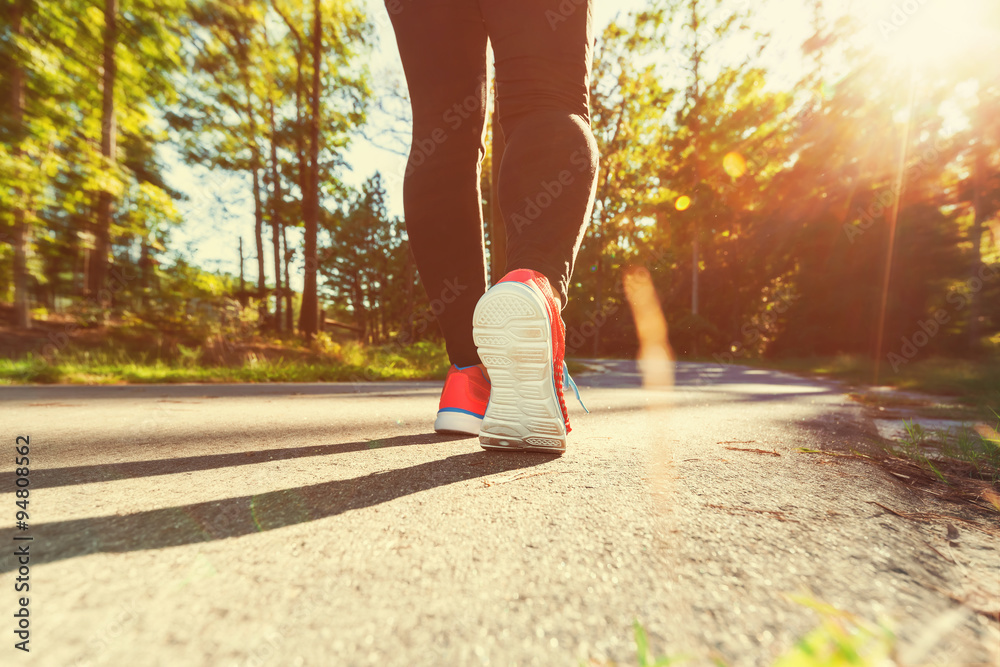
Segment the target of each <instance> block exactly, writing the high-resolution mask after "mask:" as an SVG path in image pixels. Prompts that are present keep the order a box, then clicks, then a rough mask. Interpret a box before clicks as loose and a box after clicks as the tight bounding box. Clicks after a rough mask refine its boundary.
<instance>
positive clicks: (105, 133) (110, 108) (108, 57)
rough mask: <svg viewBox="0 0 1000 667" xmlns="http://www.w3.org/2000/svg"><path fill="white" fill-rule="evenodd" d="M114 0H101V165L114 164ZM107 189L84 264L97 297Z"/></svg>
mask: <svg viewBox="0 0 1000 667" xmlns="http://www.w3.org/2000/svg"><path fill="white" fill-rule="evenodd" d="M117 16H118V0H104V60H103V67H104V76H103V79H102V95H103V101H102V104H101V156H102V157H103V158H104V168H105V169H109V170H113V169H114V167H115V146H116V139H117V128H116V124H115V77H116V74H117V62H116V60H115V45H116V44H117V42H118V20H117ZM112 203H113V202H112V196H111V193H110V192H107V191H103V192H101V193H100V195H98V199H97V221H96V224H95V225H94V247H93V249H92V250H91V258H90V262H89V264H88V269H89V274H88V276H87V291H88V292H89V293H90V295H91V297H93V298H101V290H102V288H103V287H104V283H105V280H106V278H107V275H108V253H109V252H110V250H111V206H112Z"/></svg>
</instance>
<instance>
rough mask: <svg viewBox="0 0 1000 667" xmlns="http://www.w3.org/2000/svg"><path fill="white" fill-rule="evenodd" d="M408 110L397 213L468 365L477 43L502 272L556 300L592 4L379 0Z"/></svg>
mask: <svg viewBox="0 0 1000 667" xmlns="http://www.w3.org/2000/svg"><path fill="white" fill-rule="evenodd" d="M386 9H387V10H388V11H389V15H390V18H391V19H392V24H393V28H394V30H395V33H396V42H397V43H398V45H399V53H400V57H401V59H402V62H403V71H404V72H405V73H406V82H407V86H408V87H409V91H410V101H411V104H412V107H413V143H412V146H411V148H410V157H409V160H408V161H407V166H406V175H405V178H404V182H403V212H404V215H405V219H406V230H407V234H408V236H409V239H410V247H411V248H412V249H413V255H414V257H415V259H416V262H417V268H418V270H419V272H420V277H421V280H422V281H423V284H424V288H425V289H426V291H427V295H428V297H429V298H430V300H431V308H432V312H434V313H435V314H436V315H437V318H438V321H439V323H440V325H441V330H442V332H443V333H444V337H445V342H446V344H447V348H448V356H449V357H450V359H451V362H452V363H454V364H456V365H458V366H469V365H472V364H477V363H479V355H478V353H477V352H476V345H475V343H474V342H473V340H472V313H473V310H474V309H475V307H476V302H477V301H478V300H479V297H481V296H482V295H483V292H485V291H486V256H485V250H484V247H483V216H482V203H481V193H480V189H479V176H480V168H479V167H480V162H481V160H482V157H483V155H484V151H485V146H484V144H483V136H484V129H485V120H486V109H485V107H486V86H487V73H486V47H487V39H489V42H490V43H491V44H492V46H493V53H494V59H495V63H496V79H497V97H498V100H499V111H500V126H501V128H502V132H503V136H504V139H505V141H506V148H505V151H504V156H503V161H502V163H501V165H500V177H499V181H500V182H499V195H498V197H499V204H500V210H501V212H502V214H503V217H504V221H505V223H506V224H505V226H506V230H507V270H508V271H510V270H513V269H534V270H535V271H539V272H540V273H542V274H544V275H545V276H546V277H547V278H548V279H549V281H550V282H551V283H552V287H553V288H554V289H555V290H556V291H557V293H558V294H559V296H560V297H561V298H562V302H563V304H565V303H566V296H567V291H568V288H569V278H570V275H571V274H572V272H573V263H574V260H575V258H576V254H577V251H578V250H579V248H580V241H581V240H582V238H583V231H584V227H585V225H586V221H587V220H588V219H589V217H590V210H591V207H592V206H593V199H594V185H595V181H596V174H597V146H596V143H595V142H594V136H593V134H592V132H591V130H590V110H589V101H590V97H589V83H590V65H591V57H592V51H591V43H592V30H591V1H590V0H386Z"/></svg>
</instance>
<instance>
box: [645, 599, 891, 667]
mask: <svg viewBox="0 0 1000 667" xmlns="http://www.w3.org/2000/svg"><path fill="white" fill-rule="evenodd" d="M785 597H786V598H787V599H789V600H791V601H792V602H795V603H797V604H800V605H802V606H803V607H807V608H809V609H812V610H813V611H815V612H816V613H817V614H818V615H819V617H820V623H819V625H817V626H816V627H815V628H814V629H813V630H811V631H810V632H809V633H807V634H806V635H805V636H804V637H802V638H801V639H799V641H798V642H796V644H795V646H793V647H792V648H790V649H789V650H787V651H785V652H784V653H783V654H781V655H780V656H779V657H778V658H777V659H776V660H775V661H774V662H773V663H771V664H772V667H850V666H852V665H856V666H858V667H870V666H874V665H885V664H894V663H892V662H890V660H891V659H892V657H893V654H894V651H895V648H896V636H895V633H893V631H892V628H891V627H890V626H889V625H888V624H886V623H878V624H876V623H871V622H870V621H867V620H865V619H863V618H861V617H859V616H856V615H854V614H850V613H848V612H846V611H843V610H841V609H837V608H836V607H833V606H831V605H828V604H826V603H823V602H820V601H818V600H814V599H813V598H811V597H808V596H791V595H789V596H785ZM633 631H634V633H635V644H636V657H637V664H638V665H639V667H667V666H669V665H682V664H685V663H688V662H690V661H692V660H694V659H695V658H693V657H691V656H684V655H675V656H656V655H655V654H653V653H652V652H651V651H650V648H649V640H648V638H647V636H646V631H645V629H644V628H643V627H642V625H640V624H639V622H638V621H636V622H635V623H634V625H633ZM709 660H710V661H711V662H712V663H714V664H715V665H719V666H725V665H726V664H727V663H726V662H725V661H724V660H722V659H721V658H719V657H718V656H717V655H713V656H710V657H709ZM698 662H699V664H703V663H704V660H699V661H698Z"/></svg>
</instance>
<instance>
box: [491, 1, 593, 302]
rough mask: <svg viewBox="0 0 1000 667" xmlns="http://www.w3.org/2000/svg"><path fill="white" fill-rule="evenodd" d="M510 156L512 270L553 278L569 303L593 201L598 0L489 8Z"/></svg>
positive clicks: (504, 179)
mask: <svg viewBox="0 0 1000 667" xmlns="http://www.w3.org/2000/svg"><path fill="white" fill-rule="evenodd" d="M480 7H481V8H482V12H483V17H484V19H485V21H486V29H487V32H488V33H489V36H490V41H491V43H492V45H493V52H494V56H495V60H496V77H497V91H498V93H497V94H498V99H499V106H500V125H501V127H502V128H503V133H504V140H505V142H506V148H505V150H504V156H503V162H502V163H501V166H500V182H499V203H500V208H501V211H502V212H503V216H504V222H505V226H506V229H507V270H508V271H510V270H513V269H533V270H535V271H538V272H540V273H542V274H544V275H545V276H546V277H547V278H548V279H549V282H550V283H551V285H552V288H553V290H554V291H555V292H556V294H557V295H558V296H559V297H560V300H561V302H562V304H563V305H565V303H566V295H567V291H568V288H569V279H570V275H571V274H572V272H573V263H574V261H575V259H576V254H577V252H578V251H579V248H580V241H581V240H582V238H583V232H584V229H585V228H586V224H587V222H588V221H589V218H590V213H591V209H592V208H593V202H594V186H595V182H596V177H597V146H596V143H595V141H594V136H593V133H592V132H591V130H590V111H589V102H590V95H589V86H590V66H591V59H592V46H591V44H592V40H593V35H592V29H591V3H590V0H579V1H578V0H508V1H506V2H502V3H501V2H495V1H492V0H480Z"/></svg>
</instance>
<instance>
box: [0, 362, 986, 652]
mask: <svg viewBox="0 0 1000 667" xmlns="http://www.w3.org/2000/svg"><path fill="white" fill-rule="evenodd" d="M595 366H596V367H598V368H599V370H600V372H598V373H594V374H591V375H588V376H583V377H580V378H578V380H579V384H580V385H581V389H582V391H583V396H584V400H585V401H586V402H587V403H588V407H589V408H590V410H591V413H590V414H589V415H585V414H583V411H582V409H580V408H579V406H574V405H571V407H570V409H571V419H572V421H573V426H574V429H573V432H572V434H571V435H570V439H569V445H568V449H567V453H566V454H565V455H564V456H562V457H558V458H555V457H551V456H548V455H544V454H516V453H505V452H485V451H483V450H481V449H480V448H479V447H478V443H477V441H476V439H475V438H445V437H440V436H436V435H434V434H433V433H432V432H430V430H431V425H432V423H433V418H434V413H435V410H436V406H437V398H438V393H439V391H440V389H439V387H440V385H439V384H437V383H432V382H388V383H378V384H281V385H179V386H111V387H68V386H41V387H0V402H2V404H0V413H2V415H3V419H2V423H3V425H4V427H5V429H4V430H5V432H6V435H5V436H4V437H5V438H6V440H7V445H6V447H5V451H4V454H3V461H4V464H3V466H2V467H0V492H2V493H0V507H3V508H5V510H4V511H3V512H0V539H2V540H3V541H4V543H5V544H8V545H12V544H22V543H24V542H15V541H14V540H13V538H14V537H16V536H25V535H29V536H31V537H32V538H33V539H32V541H31V542H30V543H29V544H30V545H31V546H30V553H31V558H30V586H31V589H30V602H29V610H30V644H29V646H30V649H31V652H30V653H29V654H27V655H24V654H22V653H21V652H20V651H18V650H16V649H15V648H14V647H13V644H14V642H15V641H17V639H16V637H14V636H13V635H12V634H11V629H12V628H13V621H12V620H11V619H12V613H13V612H14V611H16V609H17V607H16V605H17V604H18V600H17V598H18V596H19V595H21V594H17V593H15V592H14V589H13V586H14V583H15V577H16V576H17V574H18V573H17V567H18V564H17V563H16V561H15V558H14V557H13V556H12V555H11V554H12V553H13V548H10V549H4V556H3V558H2V559H0V571H2V573H3V574H2V577H3V581H2V582H0V590H2V591H3V593H2V594H0V616H2V617H4V618H7V619H8V621H7V624H6V625H7V626H8V627H6V628H3V630H4V633H3V636H5V637H7V640H6V641H7V645H5V646H3V647H2V648H0V652H2V655H3V659H2V660H0V662H2V663H3V664H31V665H59V666H66V665H80V666H83V665H213V666H214V665H241V666H242V665H248V666H249V665H453V664H454V665H580V664H588V665H590V664H594V665H605V664H635V663H636V645H635V641H634V638H633V630H632V627H633V623H634V622H635V621H638V622H639V623H640V624H641V625H642V626H643V627H644V628H645V629H646V631H647V633H648V634H649V637H650V644H651V649H652V652H653V653H655V654H656V655H672V656H682V655H683V656H688V657H689V658H690V662H689V663H687V664H709V663H710V662H711V660H712V659H715V658H721V659H722V660H724V661H725V662H726V663H727V664H731V665H765V664H770V663H771V662H773V661H774V659H775V658H776V657H777V656H779V655H781V654H782V653H784V652H785V651H787V650H788V649H789V648H790V647H791V646H792V645H793V644H794V643H795V642H796V640H797V639H799V638H801V637H803V636H804V635H806V634H807V633H808V632H809V631H810V630H812V629H813V628H814V627H816V626H817V624H818V623H819V617H818V616H817V615H816V614H815V613H814V612H813V611H812V610H811V609H809V608H808V606H806V605H805V604H803V602H802V600H801V598H799V599H793V598H792V597H790V595H791V596H795V595H804V596H806V597H807V598H808V599H811V600H814V601H817V602H823V603H827V604H831V605H834V606H835V607H838V608H840V609H843V610H846V611H848V612H850V613H852V614H856V615H857V617H858V618H860V619H867V620H868V621H872V622H875V621H882V622H885V623H886V624H888V625H889V626H890V627H892V628H893V629H894V631H895V632H896V634H897V636H898V639H897V641H896V650H897V654H898V657H899V658H900V659H901V660H902V661H903V662H905V664H996V661H997V660H998V659H1000V631H998V628H997V623H996V622H995V621H991V620H990V619H989V618H988V617H987V616H985V615H984V614H981V613H976V609H980V610H981V609H983V608H984V607H989V605H990V604H991V600H993V599H995V598H991V596H996V595H1000V554H998V551H997V549H998V548H1000V539H998V538H997V537H996V535H995V533H994V534H990V532H989V531H988V530H980V529H976V528H975V527H974V526H972V525H971V524H965V523H960V522H958V521H957V520H953V519H949V518H948V517H947V516H946V515H949V513H950V514H955V513H956V508H955V507H953V506H949V505H946V504H935V502H932V501H934V498H933V497H931V496H928V495H926V494H922V495H916V494H915V493H914V492H911V491H907V490H905V489H903V488H902V487H900V486H899V485H898V484H896V483H894V482H893V481H892V480H891V478H890V476H889V475H887V474H886V473H884V472H882V471H880V470H879V469H877V468H874V467H871V466H868V465H866V464H863V463H860V462H857V461H852V460H847V459H838V458H837V457H831V456H823V455H817V454H806V453H801V452H799V451H798V449H799V448H812V449H821V448H824V449H837V448H839V449H848V448H851V447H864V446H869V445H871V443H872V442H874V440H875V439H876V438H877V436H876V435H874V434H873V432H872V429H870V428H869V425H868V423H867V420H866V417H865V415H864V414H863V413H862V408H861V407H860V406H858V405H857V404H856V403H854V402H852V401H851V400H849V399H848V398H847V397H846V396H845V395H844V393H843V389H842V388H840V387H839V386H837V385H835V384H832V383H826V382H822V381H817V380H807V379H801V378H797V377H794V376H790V375H784V374H780V373H776V372H771V371H765V370H753V369H748V368H744V367H739V366H718V365H715V366H713V365H709V364H692V363H681V364H678V365H677V368H676V386H675V387H674V389H673V390H672V391H665V390H650V389H643V388H642V386H641V384H642V383H641V377H640V375H639V374H638V372H637V371H636V368H635V365H634V364H633V363H631V362H598V363H595ZM17 435H27V436H30V452H31V455H30V470H31V472H30V473H29V476H30V480H31V485H30V505H29V516H30V518H29V521H28V530H27V531H20V530H18V529H17V528H16V527H15V511H16V509H17V508H16V507H15V500H16V498H15V495H14V490H15V488H16V487H15V486H14V485H15V474H14V460H13V457H14V451H13V449H14V438H15V436H17ZM748 450H759V451H748ZM768 452H773V453H768ZM876 503H878V504H876ZM886 508H888V509H886ZM889 510H893V511H895V512H898V513H900V514H906V513H908V512H922V513H924V515H926V514H934V513H937V514H939V515H941V519H940V520H936V521H934V520H932V521H912V520H910V519H907V518H904V517H902V516H899V514H894V513H893V511H889ZM949 523H951V524H954V525H957V527H958V529H959V531H960V536H959V537H957V538H956V537H955V535H954V534H952V535H951V537H950V538H949V536H948V529H947V525H948V524H949ZM984 598H985V601H984ZM961 600H964V601H966V602H967V603H968V604H961V603H960V602H959V601H961Z"/></svg>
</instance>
